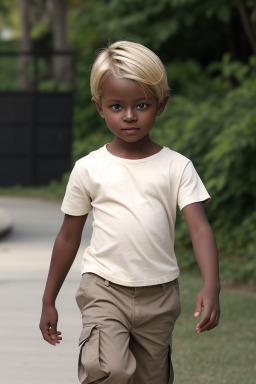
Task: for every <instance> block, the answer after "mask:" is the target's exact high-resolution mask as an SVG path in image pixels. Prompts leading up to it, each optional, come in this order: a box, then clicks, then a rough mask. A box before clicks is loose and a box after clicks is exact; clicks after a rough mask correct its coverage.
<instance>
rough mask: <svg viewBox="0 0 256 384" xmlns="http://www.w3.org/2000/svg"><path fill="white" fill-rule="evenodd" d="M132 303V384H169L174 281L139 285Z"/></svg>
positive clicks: (175, 301) (176, 305)
mask: <svg viewBox="0 0 256 384" xmlns="http://www.w3.org/2000/svg"><path fill="white" fill-rule="evenodd" d="M135 303H136V305H137V306H138V309H137V314H138V316H137V321H136V319H135V323H134V326H133V327H132V331H131V339H130V349H131V351H132V352H133V354H134V356H135V358H136V363H137V368H136V371H135V374H134V381H133V384H144V383H147V384H159V383H161V384H172V383H173V376H174V375H173V369H172V362H171V340H172V332H173V328H174V324H175V321H176V320H177V318H178V316H179V314H180V301H179V293H178V282H177V281H174V282H170V283H167V284H163V285H162V286H153V287H145V288H142V289H140V290H138V292H137V298H136V301H135Z"/></svg>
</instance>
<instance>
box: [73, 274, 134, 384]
mask: <svg viewBox="0 0 256 384" xmlns="http://www.w3.org/2000/svg"><path fill="white" fill-rule="evenodd" d="M76 298H77V303H78V305H79V308H80V310H81V312H82V317H83V330H82V333H81V336H80V345H81V347H80V348H81V349H80V355H79V379H80V382H81V383H82V384H87V383H95V384H96V383H105V384H132V383H133V379H132V377H133V374H134V371H135V369H136V362H135V358H134V356H133V354H132V352H131V351H130V349H129V341H130V332H129V323H128V321H127V319H126V316H125V315H124V312H123V311H122V310H120V308H121V307H122V302H124V303H125V301H127V300H125V298H122V295H121V294H120V292H116V291H115V290H114V288H113V287H112V286H110V285H109V284H107V283H106V282H105V280H104V279H101V278H100V277H98V276H96V275H92V274H86V275H84V276H83V279H82V282H81V285H80V288H79V289H78V292H77V297H76Z"/></svg>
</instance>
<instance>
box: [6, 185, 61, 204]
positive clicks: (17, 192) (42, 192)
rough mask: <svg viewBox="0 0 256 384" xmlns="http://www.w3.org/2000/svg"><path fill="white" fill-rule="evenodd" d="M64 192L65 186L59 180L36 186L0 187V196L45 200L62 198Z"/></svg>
mask: <svg viewBox="0 0 256 384" xmlns="http://www.w3.org/2000/svg"><path fill="white" fill-rule="evenodd" d="M64 194H65V186H63V185H62V184H61V182H57V181H53V182H51V183H50V184H49V185H45V186H38V187H24V186H19V185H16V186H12V187H0V196H19V197H32V198H41V199H46V200H62V199H63V197H64Z"/></svg>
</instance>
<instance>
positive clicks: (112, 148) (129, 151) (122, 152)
mask: <svg viewBox="0 0 256 384" xmlns="http://www.w3.org/2000/svg"><path fill="white" fill-rule="evenodd" d="M161 149H162V146H161V145H158V144H156V143H154V142H153V141H152V140H151V139H150V137H149V135H148V136H144V137H143V138H142V139H140V140H138V141H136V142H135V143H129V142H126V141H123V140H121V139H119V138H118V137H115V138H114V140H113V141H112V142H111V143H110V144H108V151H109V152H110V153H112V155H115V156H118V157H122V158H126V159H143V158H144V157H148V156H152V155H154V154H156V153H157V152H159V151H160V150H161Z"/></svg>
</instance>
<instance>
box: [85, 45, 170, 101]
mask: <svg viewBox="0 0 256 384" xmlns="http://www.w3.org/2000/svg"><path fill="white" fill-rule="evenodd" d="M109 72H111V73H112V74H113V75H114V76H116V77H118V78H121V79H130V80H134V81H136V82H137V83H138V84H140V85H141V87H142V88H143V89H148V90H150V92H151V93H152V94H153V95H154V96H155V97H157V99H158V102H159V103H160V102H162V101H163V99H164V97H166V96H168V95H169V87H168V82H167V76H166V71H165V68H164V65H163V63H162V61H161V60H160V59H159V57H158V56H157V55H156V54H155V53H154V52H152V51H151V50H150V49H148V48H146V47H145V46H143V45H141V44H138V43H133V42H130V41H117V42H115V43H113V44H111V45H109V46H108V47H107V48H105V49H103V50H100V52H99V54H98V56H97V57H96V60H95V62H94V64H93V67H92V71H91V93H92V96H93V98H94V100H95V101H97V102H100V98H101V92H102V91H101V88H102V83H103V81H104V80H105V79H106V77H107V75H108V74H109Z"/></svg>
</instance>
